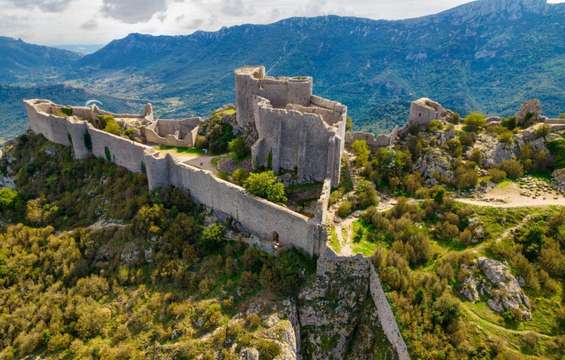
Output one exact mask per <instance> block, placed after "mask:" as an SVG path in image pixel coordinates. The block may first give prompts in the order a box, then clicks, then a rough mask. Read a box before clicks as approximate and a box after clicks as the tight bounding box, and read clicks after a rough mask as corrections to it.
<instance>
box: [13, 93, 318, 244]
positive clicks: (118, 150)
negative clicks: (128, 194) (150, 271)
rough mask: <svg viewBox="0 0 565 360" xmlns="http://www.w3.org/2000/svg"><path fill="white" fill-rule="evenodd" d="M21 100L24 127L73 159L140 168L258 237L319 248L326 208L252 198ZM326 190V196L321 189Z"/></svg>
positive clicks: (155, 182) (153, 181)
mask: <svg viewBox="0 0 565 360" xmlns="http://www.w3.org/2000/svg"><path fill="white" fill-rule="evenodd" d="M24 103H25V106H26V109H27V111H28V116H29V127H30V129H31V130H32V131H33V132H35V133H37V134H42V135H43V136H44V137H45V138H47V139H48V140H50V141H52V142H54V143H57V144H61V145H65V146H71V145H72V147H73V152H74V156H75V158H77V159H82V158H85V157H87V156H89V155H91V154H92V155H94V156H96V157H99V158H103V159H109V160H110V161H112V162H113V163H115V164H117V165H120V166H123V167H125V168H126V169H128V170H130V171H132V172H142V171H145V173H146V175H147V181H148V185H149V188H150V189H151V190H153V189H156V188H160V187H166V186H169V185H173V186H176V187H179V188H182V189H186V190H188V191H190V194H191V196H192V197H193V198H194V200H195V201H197V202H198V203H201V204H203V205H205V206H207V207H209V208H211V209H213V210H214V211H216V212H219V213H221V214H223V215H227V216H229V217H230V218H231V219H233V221H234V224H235V225H237V226H238V227H239V228H240V229H241V230H243V231H246V232H249V233H251V234H255V235H257V236H258V237H260V238H261V239H264V240H273V239H275V238H276V239H278V242H279V244H280V245H282V246H294V247H297V248H300V249H302V250H304V251H305V252H307V253H309V254H311V255H316V254H320V253H321V252H322V251H324V249H325V243H326V239H327V232H326V228H325V226H324V225H323V223H322V219H323V217H324V213H325V211H326V209H319V210H318V211H317V214H320V215H319V216H315V217H314V218H312V219H311V218H308V217H306V216H304V215H302V214H299V213H296V212H294V211H292V210H290V209H288V208H286V207H284V206H281V205H277V204H274V203H271V202H269V201H267V200H265V199H262V198H259V197H256V196H254V195H252V194H250V193H248V192H247V191H246V190H245V189H244V188H242V187H240V186H237V185H235V184H232V183H229V182H227V181H224V180H221V179H219V178H217V177H215V176H214V175H213V174H212V173H210V172H208V171H206V170H202V169H199V168H196V167H193V166H190V165H187V164H184V163H182V162H178V161H177V160H175V159H174V158H173V157H172V156H171V155H165V154H163V153H161V152H158V151H156V150H155V149H153V148H152V147H150V146H147V145H144V144H141V143H138V142H134V141H132V140H129V139H126V138H122V137H119V136H116V135H113V134H109V133H107V132H104V131H102V130H99V129H96V128H95V127H94V126H92V125H91V124H90V123H88V122H87V121H84V120H79V119H77V118H75V117H61V116H56V115H52V114H49V113H48V112H46V109H47V108H46V106H45V103H43V102H42V101H38V100H26V101H25V102H24ZM87 138H88V139H89V140H87ZM88 142H90V144H91V147H90V149H89V146H88V145H87V143H88ZM328 181H329V180H328ZM325 187H326V188H327V187H329V184H326V185H325ZM326 192H327V196H329V191H328V190H327V189H326ZM324 204H325V207H326V208H327V199H325V197H323V198H321V200H320V204H319V206H324Z"/></svg>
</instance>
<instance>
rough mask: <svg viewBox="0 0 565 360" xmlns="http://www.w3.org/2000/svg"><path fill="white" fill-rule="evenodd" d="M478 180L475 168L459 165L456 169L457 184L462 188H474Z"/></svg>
mask: <svg viewBox="0 0 565 360" xmlns="http://www.w3.org/2000/svg"><path fill="white" fill-rule="evenodd" d="M478 181H479V177H478V175H477V172H476V171H475V170H474V169H467V168H465V167H464V166H459V167H457V169H456V170H455V185H456V186H457V188H458V189H460V190H462V189H470V188H474V187H475V186H476V185H477V182H478Z"/></svg>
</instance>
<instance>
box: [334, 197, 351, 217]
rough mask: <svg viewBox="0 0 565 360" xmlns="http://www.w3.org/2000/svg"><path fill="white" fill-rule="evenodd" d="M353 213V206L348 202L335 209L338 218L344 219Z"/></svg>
mask: <svg viewBox="0 0 565 360" xmlns="http://www.w3.org/2000/svg"><path fill="white" fill-rule="evenodd" d="M352 212H353V204H352V203H351V201H349V200H344V201H342V203H341V204H340V205H339V208H338V209H337V215H338V216H339V217H340V218H346V217H348V216H349V215H350V214H351V213H352Z"/></svg>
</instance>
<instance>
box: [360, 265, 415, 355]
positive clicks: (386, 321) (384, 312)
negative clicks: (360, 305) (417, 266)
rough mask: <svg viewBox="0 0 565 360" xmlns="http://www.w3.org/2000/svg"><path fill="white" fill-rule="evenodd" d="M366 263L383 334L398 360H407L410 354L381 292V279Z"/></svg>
mask: <svg viewBox="0 0 565 360" xmlns="http://www.w3.org/2000/svg"><path fill="white" fill-rule="evenodd" d="M367 261H368V262H369V267H370V275H369V291H370V292H371V297H372V298H373V302H374V303H375V306H376V308H377V314H378V315H379V320H380V322H381V326H382V328H383V332H384V333H385V335H386V337H387V339H388V341H389V342H390V344H391V345H392V347H393V348H394V350H395V352H396V354H397V355H398V359H399V360H409V359H410V354H409V353H408V347H407V346H406V343H405V342H404V339H403V338H402V334H401V333H400V329H399V328H398V324H397V323H396V319H395V318H394V313H393V312H392V309H391V307H390V304H389V302H388V299H387V297H386V294H385V292H384V290H383V286H382V284H381V279H380V278H379V275H378V274H377V271H376V270H375V267H374V265H373V263H372V262H371V260H369V259H367Z"/></svg>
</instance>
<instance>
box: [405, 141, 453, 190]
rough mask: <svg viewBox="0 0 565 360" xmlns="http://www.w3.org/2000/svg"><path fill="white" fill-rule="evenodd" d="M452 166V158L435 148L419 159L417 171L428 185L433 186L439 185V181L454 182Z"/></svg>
mask: <svg viewBox="0 0 565 360" xmlns="http://www.w3.org/2000/svg"><path fill="white" fill-rule="evenodd" d="M452 164H453V158H452V157H451V156H449V155H447V154H446V153H445V152H442V151H441V150H440V149H438V148H433V149H431V150H430V151H428V152H427V153H426V154H424V155H423V156H421V157H420V158H419V159H418V161H417V162H416V166H415V169H416V170H417V171H418V172H420V174H421V175H422V177H423V178H424V181H425V183H426V185H430V186H433V185H436V184H438V183H439V181H438V180H439V179H442V180H443V181H445V182H451V181H452V180H453V177H454V174H453V170H452V169H451V167H452Z"/></svg>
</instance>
